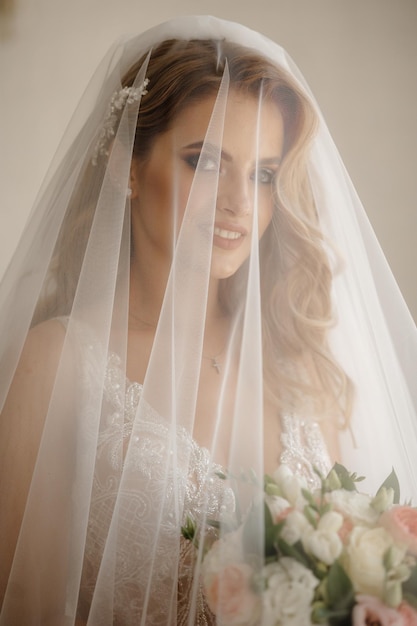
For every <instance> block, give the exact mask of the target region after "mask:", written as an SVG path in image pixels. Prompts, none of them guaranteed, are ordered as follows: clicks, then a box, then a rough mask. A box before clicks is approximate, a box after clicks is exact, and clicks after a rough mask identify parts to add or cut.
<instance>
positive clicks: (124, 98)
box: [92, 78, 149, 165]
mask: <svg viewBox="0 0 417 626" xmlns="http://www.w3.org/2000/svg"><path fill="white" fill-rule="evenodd" d="M148 84H149V78H145V80H144V81H143V83H142V84H141V85H140V86H139V87H123V88H122V89H119V90H118V91H115V92H114V94H113V95H112V98H111V100H110V103H109V107H108V109H107V113H106V117H105V120H104V123H103V127H102V129H101V133H100V137H99V139H98V141H97V145H96V147H95V148H94V153H93V158H92V163H93V165H97V160H98V157H99V156H103V155H105V156H107V155H108V154H109V152H108V150H107V145H108V142H109V140H110V138H111V137H114V131H115V128H116V125H117V122H118V120H119V117H120V111H122V109H123V108H124V107H125V106H126V105H129V104H133V103H134V102H138V101H139V100H140V99H141V97H142V96H143V95H145V94H146V93H148V90H147V89H146V87H147V86H148Z"/></svg>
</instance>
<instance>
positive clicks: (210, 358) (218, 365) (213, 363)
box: [203, 350, 223, 374]
mask: <svg viewBox="0 0 417 626" xmlns="http://www.w3.org/2000/svg"><path fill="white" fill-rule="evenodd" d="M222 352H223V350H222ZM222 352H220V354H221V353H222ZM220 354H218V355H217V356H206V355H205V354H203V359H207V360H208V361H211V367H214V369H215V370H216V372H217V373H218V374H220V372H221V363H220V362H219V361H218V360H217V359H218V358H219V356H220Z"/></svg>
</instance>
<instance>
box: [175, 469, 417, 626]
mask: <svg viewBox="0 0 417 626" xmlns="http://www.w3.org/2000/svg"><path fill="white" fill-rule="evenodd" d="M317 475H318V477H319V482H320V487H319V488H317V489H308V488H307V484H306V482H305V480H304V479H303V478H302V477H299V476H296V475H295V474H293V473H292V472H291V471H290V469H289V468H288V467H286V466H281V467H279V469H278V470H277V471H276V472H275V473H274V475H273V476H266V477H265V479H264V485H263V490H262V498H261V500H258V502H254V503H253V504H252V506H251V508H250V509H249V511H248V513H247V514H246V515H245V516H243V517H242V519H241V520H240V523H239V524H237V525H235V526H234V527H229V528H227V527H226V528H225V527H224V526H223V525H221V524H219V523H218V522H215V521H211V522H209V524H210V525H211V526H212V527H215V528H216V532H217V538H216V539H215V540H214V541H213V540H211V541H210V544H209V545H204V546H201V544H200V549H201V548H202V549H203V554H204V558H203V562H202V567H201V578H202V586H203V592H204V595H205V599H206V602H207V604H208V606H209V608H210V609H211V610H212V612H213V613H214V615H215V617H216V623H217V624H219V625H221V626H232V625H233V626H258V625H262V626H308V625H311V624H326V625H329V626H388V625H389V626H412V625H414V626H417V509H415V508H412V507H411V506H410V505H408V504H405V505H399V504H398V503H399V485H398V480H397V477H396V475H395V472H392V473H391V475H390V476H389V477H388V478H387V480H386V481H385V482H384V483H383V485H382V486H381V487H380V489H379V490H378V492H377V493H376V495H375V496H374V497H371V496H368V495H366V494H363V493H360V492H359V491H358V490H357V487H356V484H357V483H358V482H359V481H360V480H363V479H362V478H361V477H358V476H356V475H355V474H350V473H349V472H348V471H347V470H346V468H344V467H343V466H342V465H339V464H336V465H335V466H334V467H333V469H332V470H331V472H330V473H329V474H328V476H322V475H321V474H320V473H319V472H317ZM221 476H222V477H223V478H226V476H225V475H221ZM246 480H247V479H246ZM260 507H261V508H260ZM262 518H263V520H264V528H263V529H261V531H262V532H260V530H259V520H260V519H261V520H262ZM183 535H184V536H185V537H186V538H187V539H189V540H192V541H194V543H195V544H196V545H198V542H199V538H201V537H202V536H203V535H204V533H201V529H198V528H197V527H196V524H195V523H194V522H193V520H191V519H188V520H187V524H186V525H185V526H184V527H183Z"/></svg>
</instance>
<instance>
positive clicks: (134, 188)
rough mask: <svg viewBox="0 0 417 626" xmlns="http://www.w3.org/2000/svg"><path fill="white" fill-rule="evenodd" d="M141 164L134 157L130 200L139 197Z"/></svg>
mask: <svg viewBox="0 0 417 626" xmlns="http://www.w3.org/2000/svg"><path fill="white" fill-rule="evenodd" d="M139 178H140V176H139V163H138V160H137V159H136V158H135V157H133V158H132V163H131V165H130V177H129V188H130V190H131V193H130V199H131V200H135V199H137V198H138V197H139Z"/></svg>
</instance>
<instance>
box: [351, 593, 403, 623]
mask: <svg viewBox="0 0 417 626" xmlns="http://www.w3.org/2000/svg"><path fill="white" fill-rule="evenodd" d="M356 600H357V604H355V606H354V607H353V611H352V626H369V625H370V624H372V626H406V624H405V623H404V620H403V617H402V615H401V614H400V613H399V612H398V611H396V610H395V609H391V608H390V607H389V606H387V605H386V604H383V603H382V602H381V600H379V599H378V598H376V597H375V596H366V595H358V596H357V597H356Z"/></svg>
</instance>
